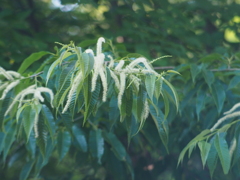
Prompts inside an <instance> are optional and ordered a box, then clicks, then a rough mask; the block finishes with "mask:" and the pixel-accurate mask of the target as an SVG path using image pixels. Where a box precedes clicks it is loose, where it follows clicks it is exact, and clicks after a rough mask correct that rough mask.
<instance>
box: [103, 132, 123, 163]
mask: <svg viewBox="0 0 240 180" xmlns="http://www.w3.org/2000/svg"><path fill="white" fill-rule="evenodd" d="M103 137H104V139H105V141H107V143H109V144H110V145H111V147H112V151H113V152H114V154H115V155H116V156H117V158H118V159H119V160H121V161H126V156H127V152H126V150H125V148H124V146H123V145H122V143H121V142H120V141H119V140H118V138H117V137H116V135H115V134H113V133H111V132H109V133H107V132H106V131H103Z"/></svg>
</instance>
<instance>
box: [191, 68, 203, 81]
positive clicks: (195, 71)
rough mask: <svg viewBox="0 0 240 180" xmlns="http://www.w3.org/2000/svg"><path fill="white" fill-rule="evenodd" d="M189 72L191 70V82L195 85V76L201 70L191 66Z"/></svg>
mask: <svg viewBox="0 0 240 180" xmlns="http://www.w3.org/2000/svg"><path fill="white" fill-rule="evenodd" d="M190 70H191V74H192V80H193V82H194V83H195V79H196V77H197V75H198V74H199V73H200V72H201V69H200V67H199V66H197V65H196V64H192V65H191V67H190Z"/></svg>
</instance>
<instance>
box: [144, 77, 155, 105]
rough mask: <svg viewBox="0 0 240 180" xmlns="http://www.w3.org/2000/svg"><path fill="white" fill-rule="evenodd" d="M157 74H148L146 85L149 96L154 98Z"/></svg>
mask: <svg viewBox="0 0 240 180" xmlns="http://www.w3.org/2000/svg"><path fill="white" fill-rule="evenodd" d="M155 82H156V76H155V75H154V74H147V75H146V78H145V87H146V90H147V93H148V96H149V98H150V99H151V100H152V98H153V92H154V89H155Z"/></svg>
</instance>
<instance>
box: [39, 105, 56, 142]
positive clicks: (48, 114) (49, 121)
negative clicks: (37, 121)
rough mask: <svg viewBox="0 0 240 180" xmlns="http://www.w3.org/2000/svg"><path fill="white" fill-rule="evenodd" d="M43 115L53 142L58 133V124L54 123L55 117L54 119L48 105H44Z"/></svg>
mask: <svg viewBox="0 0 240 180" xmlns="http://www.w3.org/2000/svg"><path fill="white" fill-rule="evenodd" d="M41 114H42V118H43V119H44V122H45V124H46V126H47V128H48V131H49V133H50V137H51V139H52V140H54V135H55V132H56V123H55V121H54V117H53V115H52V113H51V111H50V109H49V108H48V107H47V106H46V105H43V106H42V111H41Z"/></svg>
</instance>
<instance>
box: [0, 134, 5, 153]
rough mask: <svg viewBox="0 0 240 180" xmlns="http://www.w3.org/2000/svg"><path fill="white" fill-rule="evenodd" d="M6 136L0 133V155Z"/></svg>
mask: <svg viewBox="0 0 240 180" xmlns="http://www.w3.org/2000/svg"><path fill="white" fill-rule="evenodd" d="M5 137H6V134H5V133H3V132H0V154H1V152H2V150H3V147H4V141H5Z"/></svg>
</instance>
